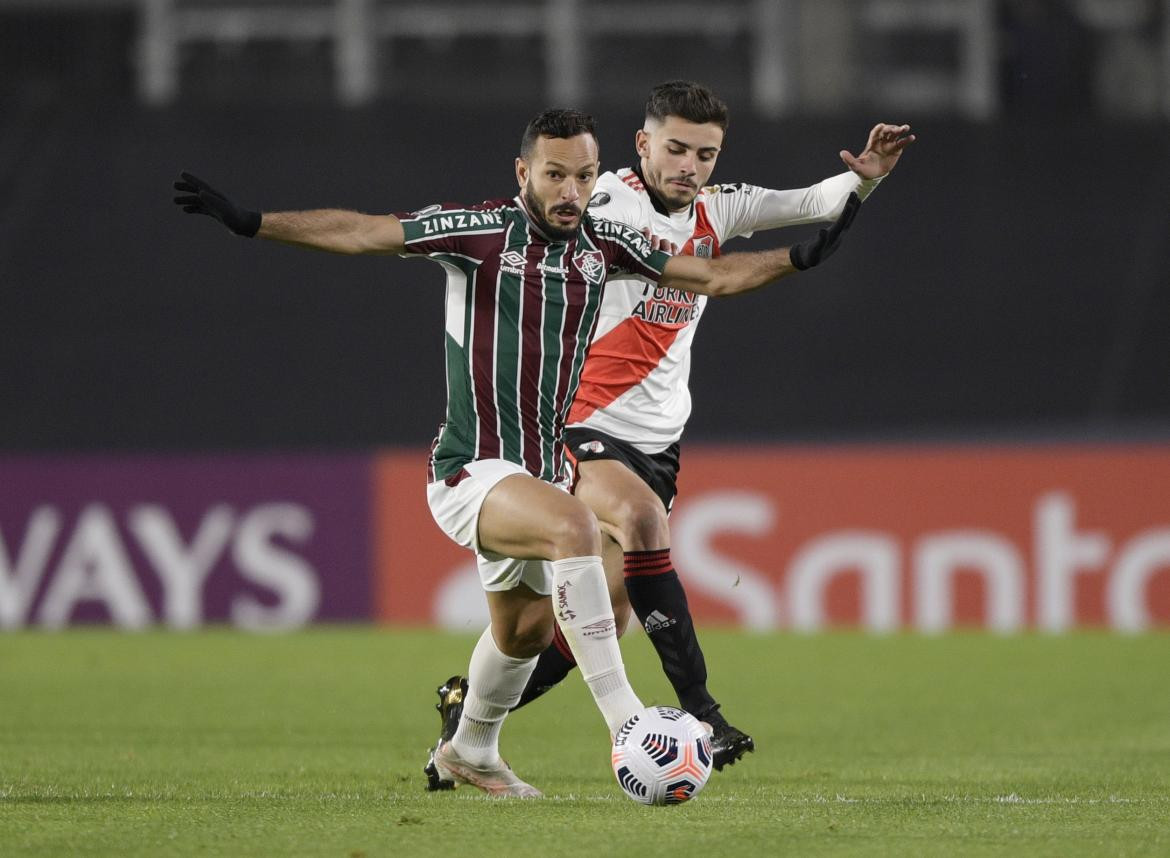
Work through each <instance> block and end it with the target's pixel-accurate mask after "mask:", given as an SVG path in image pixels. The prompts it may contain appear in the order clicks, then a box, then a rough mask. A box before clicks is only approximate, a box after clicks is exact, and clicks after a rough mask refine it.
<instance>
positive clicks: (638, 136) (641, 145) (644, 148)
mask: <svg viewBox="0 0 1170 858" xmlns="http://www.w3.org/2000/svg"><path fill="white" fill-rule="evenodd" d="M634 151H635V152H637V153H638V156H639V157H641V158H649V157H650V134H649V132H647V131H646V129H645V128H639V129H638V130H637V131H635V132H634Z"/></svg>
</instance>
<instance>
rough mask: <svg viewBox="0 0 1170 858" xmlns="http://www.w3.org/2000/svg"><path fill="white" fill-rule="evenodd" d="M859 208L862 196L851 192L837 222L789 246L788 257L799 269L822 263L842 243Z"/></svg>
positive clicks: (802, 269)
mask: <svg viewBox="0 0 1170 858" xmlns="http://www.w3.org/2000/svg"><path fill="white" fill-rule="evenodd" d="M859 208H861V197H859V196H857V194H856V193H851V194H850V195H849V199H847V200H846V201H845V208H844V210H843V211H842V212H841V216H840V217H839V218H837V222H836V223H834V224H833V225H832V226H827V227H825V228H824V229H822V230H821V231H820V232H818V233H817V234H816V235H815V236H813V237H812V238H810V239H808V240H807V241H802V242H801V243H800V244H794V245H792V247H790V248H788V258H789V259H790V260H791V261H792V264H793V265H794V266H795V267H796V268H797V269H798V270H800V271H805V270H807V269H809V268H812V267H813V266H814V265H820V264H821V263H822V262H824V261H825V260H826V259H828V258H829V257H830V256H832V255H833V254H834V253H835V252H836V250H837V247H838V246H839V245H840V244H841V236H842V235H844V233H845V230H847V229H849V224H851V223H853V218H855V217H857V210H858V209H859Z"/></svg>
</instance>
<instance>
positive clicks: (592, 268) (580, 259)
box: [573, 250, 605, 285]
mask: <svg viewBox="0 0 1170 858" xmlns="http://www.w3.org/2000/svg"><path fill="white" fill-rule="evenodd" d="M573 264H574V265H576V266H577V270H578V271H580V272H581V274H582V275H584V277H585V279H586V280H588V281H589V282H590V283H595V284H598V285H600V284H601V283H603V282H604V281H605V257H604V256H602V255H601V251H600V250H582V251H581V252H580V253H578V254H577V255H576V256H574V257H573Z"/></svg>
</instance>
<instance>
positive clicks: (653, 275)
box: [590, 209, 670, 283]
mask: <svg viewBox="0 0 1170 858" xmlns="http://www.w3.org/2000/svg"><path fill="white" fill-rule="evenodd" d="M590 215H591V216H592V209H591V210H590ZM593 230H594V236H595V238H596V240H597V247H598V249H599V250H600V251H601V252H602V254H603V255H604V256H605V264H606V272H607V273H608V274H629V275H632V276H633V277H636V278H638V279H639V280H646V281H649V282H651V283H657V282H658V280H659V278H661V277H662V272H663V269H665V268H666V263H667V262H669V261H670V254H669V253H664V252H663V251H661V250H655V249H654V248H652V247H651V246H650V242H649V241H647V240H646V237H645V236H644V235H642V233H640V232H639V231H638V230H636V229H634V228H633V227H632V226H627V225H626V224H624V223H619V222H618V221H613V220H605V219H604V218H594V219H593Z"/></svg>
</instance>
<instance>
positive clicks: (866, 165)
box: [841, 124, 917, 179]
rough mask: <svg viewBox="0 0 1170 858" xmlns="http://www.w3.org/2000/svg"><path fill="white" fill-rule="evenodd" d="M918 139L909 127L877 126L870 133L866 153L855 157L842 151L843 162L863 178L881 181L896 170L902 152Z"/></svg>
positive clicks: (846, 151)
mask: <svg viewBox="0 0 1170 858" xmlns="http://www.w3.org/2000/svg"><path fill="white" fill-rule="evenodd" d="M916 139H917V138H916V137H915V136H914V135H913V134H911V133H910V126H909V125H885V124H881V125H875V126H874V127H873V130H872V131H870V132H869V142H867V143H866V145H865V151H864V152H862V153H861V154H860V155H858V156H856V157H854V156H853V155H852V154H850V152H849V151H848V150H845V149H842V150H841V160H842V161H844V162H845V164H846V166H848V167H849V169H850V170H852V171H853V172H854V173H856V174H857V175H859V176H861V178H863V179H879V178H881V177H882V176H884V175H886V174H887V173H889V172H890V170H892V169H894V165H895V164H897V163H898V158H900V157H901V156H902V151H903V150H904V149H905V148H906V147H907V146H909V145H910V144H911V143H913V142H914V141H915V140H916Z"/></svg>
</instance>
